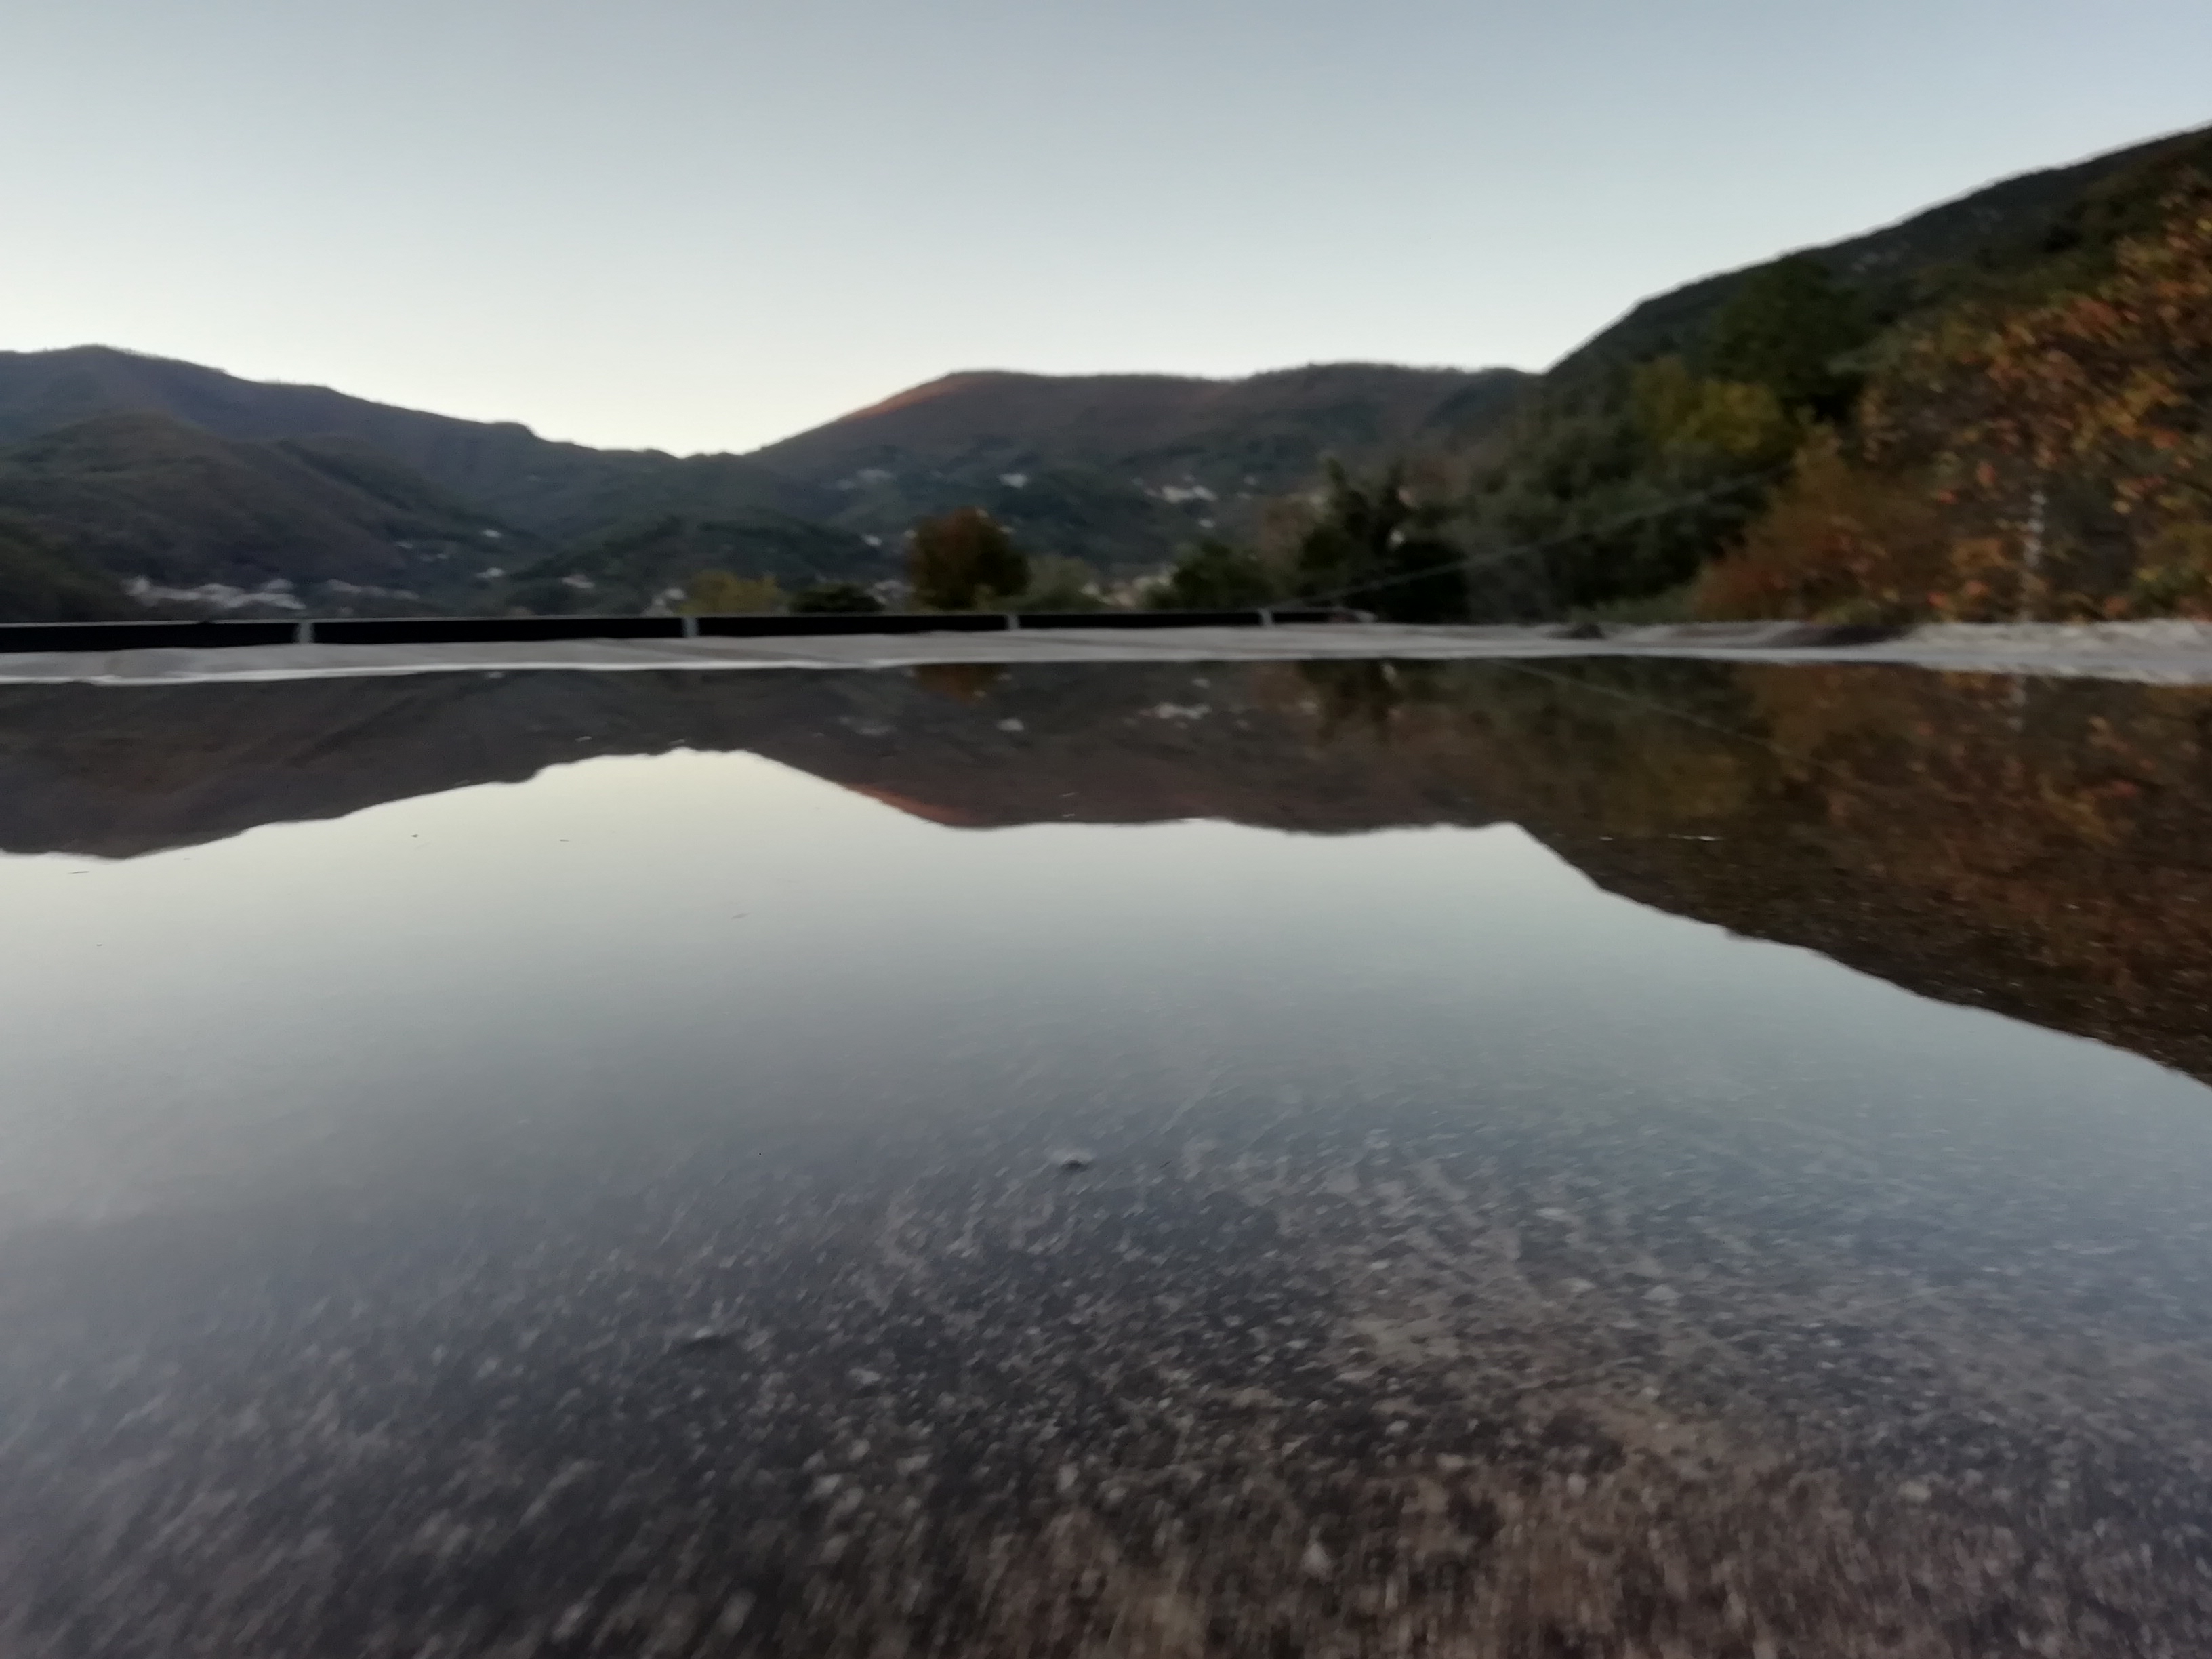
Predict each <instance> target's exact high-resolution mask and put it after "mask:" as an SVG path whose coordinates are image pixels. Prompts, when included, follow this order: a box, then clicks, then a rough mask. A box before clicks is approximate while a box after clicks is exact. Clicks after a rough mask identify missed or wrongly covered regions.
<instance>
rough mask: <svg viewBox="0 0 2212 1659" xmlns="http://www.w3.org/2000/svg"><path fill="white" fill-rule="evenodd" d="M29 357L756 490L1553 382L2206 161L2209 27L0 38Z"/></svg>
mask: <svg viewBox="0 0 2212 1659" xmlns="http://www.w3.org/2000/svg"><path fill="white" fill-rule="evenodd" d="M0 62H5V63H7V64H9V68H10V70H11V73H10V74H9V93H8V96H7V97H6V98H5V99H4V100H0V147H4V153H5V154H6V155H8V157H9V164H8V165H7V166H5V167H0V224H4V226H5V229H4V231H3V232H0V238H4V240H0V248H4V254H0V349H15V350H33V349H45V348H50V347H56V346H64V345H73V344H81V343H104V344H110V345H118V346H125V347H129V348H131V349H135V350H140V351H145V352H150V353H155V354H157V355H160V356H172V357H182V358H186V359H189V360H191V361H192V362H204V363H209V364H211V365H214V366H216V367H218V368H225V369H228V370H229V371H231V372H232V373H234V374H242V375H246V376H249V377H252V378H254V379H260V380H291V381H305V382H311V383H314V384H319V385H329V386H338V387H340V388H341V389H343V390H345V391H348V392H354V393H356V394H357V395H360V396H362V397H368V398H376V399H378V400H380V401H383V402H388V403H397V404H406V405H408V406H410V407H414V408H420V409H431V410H440V411H442V412H445V413H449V414H454V415H461V416H471V417H474V418H480V419H502V420H509V419H511V420H521V421H525V422H528V423H530V424H531V425H532V426H533V427H535V428H537V429H538V430H539V431H540V432H542V433H544V434H545V435H548V436H551V437H556V438H566V439H574V440H577V441H583V442H586V443H592V444H598V445H603V446H611V447H641V448H642V447H652V448H660V449H666V450H671V451H674V452H677V453H690V452H693V451H699V450H713V449H732V450H744V449H749V448H751V447H756V446H757V445H760V444H762V443H765V442H769V441H773V440H775V439H776V438H778V437H781V436H784V435H788V434H790V433H793V432H796V431H799V430H802V429H804V428H807V427H810V426H813V425H816V424H817V423H819V422H823V421H825V420H829V419H831V418H833V417H835V416H837V415H839V414H841V413H843V412H846V411H848V410H852V409H854V408H857V407H860V406H862V405H865V404H869V403H872V402H874V401H876V400H877V399H878V398H884V397H885V396H888V395H889V394H890V393H892V392H896V391H897V390H899V389H901V388H902V387H904V386H910V385H913V384H915V383H917V382H919V381H922V380H929V379H933V378H934V377H935V376H937V375H939V374H946V373H950V372H952V371H954V370H958V369H966V368H1014V369H1028V370H1034V371H1038V372H1042V373H1052V374H1079V373H1102V372H1126V371H1140V370H1141V371H1160V372H1168V373H1176V374H1206V375H1237V374H1250V373H1254V372H1255V371H1258V370H1261V369H1266V368H1281V367H1285V366H1288V365H1291V364H1297V363H1306V362H1335V361H1344V360H1364V361H1384V362H1409V363H1423V364H1453V365H1458V366H1462V367H1477V366H1480V365H1485V364H1492V363H1504V364H1511V365H1515V366H1517V367H1521V368H1541V367H1542V366H1544V365H1545V364H1546V363H1547V362H1551V361H1553V360H1554V359H1556V358H1557V357H1559V356H1561V355H1563V354H1564V353H1565V352H1566V351H1567V350H1569V349H1571V347H1572V346H1574V345H1575V344H1576V343H1577V342H1578V341H1580V340H1582V339H1583V338H1586V337H1588V336H1589V335H1590V334H1593V333H1595V331H1597V330H1598V329H1600V328H1601V327H1602V326H1604V325H1605V324H1606V323H1607V322H1608V321H1609V320H1611V319H1613V318H1614V317H1615V316H1617V315H1619V314H1620V313H1622V312H1623V311H1625V310H1626V309H1627V308H1628V307H1630V306H1631V305H1632V304H1633V303H1634V302H1635V301H1637V300H1638V299H1640V298H1642V297H1644V296H1645V295H1650V294H1652V293H1655V292H1659V291H1662V290H1664V289H1668V288H1670V287H1673V286H1674V285H1676V284H1678V283H1683V282H1686V281H1688V280H1691V279H1692V278H1694V277H1697V276H1701V275H1705V274H1706V273H1709V272H1711V271H1714V270H1726V269H1729V268H1732V267H1735V266H1739V265H1742V264H1750V263H1753V262H1755V261H1757V260H1759V259H1763V258H1768V257H1771V255H1773V254H1775V253H1777V252H1782V251H1784V250H1786V249H1789V248H1791V247H1795V246H1805V245H1808V244H1814V243H1819V242H1824V241H1830V240H1837V239H1838V238H1840V237H1843V236H1845V235H1848V234H1852V233H1854V232H1857V231H1860V230H1863V229H1867V228H1872V227H1874V226H1875V225H1879V224H1882V223H1885V222H1890V221H1892V220H1894V219H1897V218H1900V217H1903V216H1905V215H1907V214H1910V213H1911V212H1913V211H1915V210H1917V209H1919V208H1921V207H1923V206H1927V205H1930V204H1933V203H1935V202H1936V201H1939V200H1942V199H1944V198H1946V197H1951V196H1955V195H1958V194H1960V193H1961V192H1963V191H1967V190H1970V189H1972V188H1973V187H1974V186H1976V185H1980V184H1983V183H1985V182H1988V181H1990V180H1992V179H1997V178H2001V177H2003V176H2006V175H2008V174H2011V173H2020V172H2024V171H2027V170H2029V169H2032V168H2034V167H2047V166H2052V165H2057V164H2061V163H2063V162H2066V161H2073V160H2077V159H2080V158H2081V157H2083V156H2086V155H2093V154H2095V153H2097V152H2099V151H2100V150H2104V149H2112V148H2115V147H2117V146H2118V145H2121V144H2124V143H2130V142H2134V141H2136V140H2139V139H2142V138H2147V137H2154V136H2156V135H2158V134H2160V133H2162V132H2166V131H2173V130H2176V129H2179V128H2184V127H2189V126H2195V125H2203V124H2204V123H2207V122H2212V75H2208V74H2207V73H2206V65H2207V64H2212V5H2208V4H2206V3H2205V0H2066V3H2060V0H1858V3H1856V4H1852V5H1848V6H1845V5H1836V4H1823V5H1812V4H1808V3H1804V0H1671V3H1664V4H1662V3H1657V0H1521V3H1510V4H1507V3H1493V0H1458V3H1448V0H1361V3H1358V4H1352V3H1350V0H1336V3H1328V4H1323V3H1317V0H1088V3H1081V4H1078V3H1073V0H1059V3H1054V0H375V3H373V4H363V3H338V0H190V3H186V0H69V3H66V4H60V3H50V0H0Z"/></svg>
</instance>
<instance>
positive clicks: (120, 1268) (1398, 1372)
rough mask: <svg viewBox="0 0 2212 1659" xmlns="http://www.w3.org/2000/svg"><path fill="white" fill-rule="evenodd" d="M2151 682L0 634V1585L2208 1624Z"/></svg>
mask: <svg viewBox="0 0 2212 1659" xmlns="http://www.w3.org/2000/svg"><path fill="white" fill-rule="evenodd" d="M2208 745H2212V692H2207V691H2205V690H2196V689H2190V688H2179V687H2154V686H2136V685H2123V684H2100V683H2094V682H2087V681H2078V680H2077V681H2065V682H2060V681H2051V680H2034V679H2015V678H2005V677H1996V676H1986V675H1973V676H1969V675H1954V676H1937V675H1932V674H1926V673H1922V672H1918V671H1911V670H1906V669H1899V668H1877V667H1856V666H1854V667H1792V668H1784V667H1775V666H1761V665H1715V664H1700V663H1649V662H1619V663H1602V662H1596V663H1561V664H1552V663H1543V664H1522V665H1507V664H1488V663H1486V664H1455V665H1417V664H1379V663H1358V662H1353V663H1329V664H1316V665H1295V664H1248V665H1213V666H1206V665H1175V664H1156V665H1128V666H1117V667H1107V666H1075V665H1061V666H1043V665H1029V666H1016V667H1013V668H1011V669H1009V668H1006V667H1005V666H993V665H975V666H969V667H962V666H958V665H937V666H931V667H927V668H924V669H921V670H920V671H914V672H907V671H879V672H854V673H836V672H821V671H816V672H808V673H803V674H788V675H780V674H774V673H760V674H749V675H743V676H733V675H699V676H689V675H682V674H655V675H621V676H610V675H588V674H559V673H549V674H516V675H508V676H505V677H499V676H487V675H474V674H471V675H449V676H422V677H416V678H408V679H404V680H373V681H371V680H364V681H352V682H321V683H315V684H268V685H251V684H245V685H241V684H230V685H197V686H168V687H160V688H142V689H130V690H125V689H118V688H107V687H97V686H82V685H70V686H17V687H7V688H0V848H6V849H7V851H6V854H4V855H0V916H4V917H5V918H6V921H7V932H6V935H5V943H4V945H0V990H4V995H0V1043H4V1045H5V1049H4V1051H5V1053H6V1054H8V1056H9V1065H8V1068H7V1082H6V1085H5V1087H4V1089H0V1333H4V1336H0V1655H4V1656H6V1659H17V1656H46V1655H57V1656H80V1655H85V1656H90V1655H98V1656H130V1659H137V1656H142V1655H143V1656H154V1655H161V1656H167V1655H208V1656H238V1659H252V1656H263V1655H268V1656H279V1655H282V1656H321V1655H331V1656H339V1655H347V1656H351V1655H375V1656H386V1655H389V1656H403V1655H404V1656H418V1655H422V1656H428V1655H441V1656H442V1655H450V1656H456V1659H459V1656H477V1655H486V1656H489V1655H516V1656H520V1655H526V1654H544V1655H568V1654H597V1655H615V1654H622V1655H671V1656H672V1655H714V1654H763V1655H766V1654H779V1655H780V1654H806V1655H852V1656H856V1659H857V1656H869V1659H874V1656H879V1655H881V1656H889V1655H894V1654H897V1655H916V1656H919V1655H956V1654H957V1655H963V1656H964V1655H983V1656H989V1655H1008V1656H1012V1655H1032V1654H1034V1655H1047V1654H1050V1655H1070V1656H1073V1655H1084V1656H1091V1655H1097V1656H1105V1655H1154V1654H1157V1655H1198V1654H1206V1653H1216V1654H1236V1655H1243V1654H1253V1655H1265V1656H1270V1659H1274V1656H1290V1655H1311V1656H1323V1655H1332V1656H1334V1655H1367V1654H1376V1655H1381V1654H1417V1653H1418V1654H1450V1655H1468V1656H1489V1655H1498V1656H1529V1659H1537V1656H1547V1659H1549V1656H1601V1655H1603V1656H1616V1655H1617V1656H1647V1659H1676V1656H1699V1659H1704V1656H1742V1659H1784V1656H1796V1659H1811V1656H1828V1655H1851V1656H1857V1655H1877V1654H1880V1655H1916V1656H1917V1655H1969V1654H1972V1655H1980V1654H1990V1655H1996V1654H2013V1653H2023V1652H2024V1653H2037V1654H2046V1655H2075V1654H2081V1655H2107V1654H2110V1655H2136V1654H2142V1655H2161V1656H2165V1655H2172V1656H2193V1655H2198V1654H2202V1653H2204V1652H2206V1651H2212V1559H2208V1550H2212V1534H2208V1532H2207V1528H2208V1526H2212V1505H2208V1501H2207V1500H2208V1498H2212V1337H2208V1326H2207V1317H2206V1316H2207V1314H2208V1312H2209V1311H2212V1214H2208V1212H2207V1211H2206V1209H2205V1206H2204V1203H2203V1194H2204V1193H2205V1191H2206V1189H2207V1179H2208V1176H2212V1089H2208V1087H2207V1086H2206V1082H2205V1079H2212V1038H2208V1036H2207V1035H2206V1028H2207V1025H2208V1024H2212V1022H2208V1021H2207V1020H2206V1018H2204V1009H2205V1005H2206V1001H2207V994H2208V989H2212V986H2208V977H2212V938H2208V933H2212V839H2208V837H2207V836H2206V835H2205V833H2204V831H2205V827H2206V824H2207V822H2208V819H2207V812H2208V810H2212V746H2208Z"/></svg>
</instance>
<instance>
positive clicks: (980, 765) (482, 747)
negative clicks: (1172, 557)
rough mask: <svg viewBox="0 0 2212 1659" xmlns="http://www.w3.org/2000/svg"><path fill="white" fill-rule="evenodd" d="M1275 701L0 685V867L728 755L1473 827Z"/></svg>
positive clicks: (944, 784) (1017, 803) (770, 684)
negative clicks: (608, 762) (552, 770)
mask: <svg viewBox="0 0 2212 1659" xmlns="http://www.w3.org/2000/svg"><path fill="white" fill-rule="evenodd" d="M1297 686H1298V683H1297V681H1296V680H1295V679H1292V678H1285V675H1284V674H1282V673H1277V674H1272V675H1259V676H1252V675H1247V674H1244V673H1242V672H1238V671H1227V670H1216V671H1208V670H1207V669H1206V668H1203V667H1199V668H1192V667H1188V666H1160V667H1126V668H1125V667H1116V668H1114V669H1111V670H1108V671H1104V672H1100V671H1096V670H1086V669H1082V668H1058V669H1042V670H1025V671H1021V672H1019V673H1018V674H1011V675H1009V674H1002V673H1001V672H1000V671H998V670H995V669H990V668H967V667H959V666H948V667H942V668H936V669H926V670H921V671H917V672H916V673H915V674H914V675H912V676H908V675H904V674H885V673H872V672H853V673H836V672H823V673H813V672H792V673H785V672H764V673H750V672H748V673H705V674H696V675H688V674H675V673H641V674H583V673H577V674H564V673H543V674H518V675H513V676H511V677H499V676H492V675H485V674H466V675H422V676H410V677H406V678H392V679H383V680H322V681H296V682H290V683H286V684H216V685H180V686H173V687H164V688H159V689H151V688H149V689H143V690H138V689H134V690H130V691H118V690H112V689H108V688H103V687H92V686H55V687H32V686H11V687H0V848H4V849H7V850H9V851H15V852H46V851H60V852H72V853H82V854H91V855H94V856H99V857H106V858H129V857H133V856H136V855H137V854H143V853H150V852H156V851H159V850H161V849H162V848H169V847H178V846H186V845H191V844H193V843H196V842H207V841H214V840H219V839H221V838H222V837H224V836H233V835H236V834H238V833H239V832H240V831H241V830H244V829H250V828H252V827H253V826H254V825H256V824H261V823H282V822H289V821H295V820H302V819H313V818H326V817H337V816H340V815H342V814H343V813H346V812H351V811H359V810H360V809H361V808H362V807H366V806H371V805H376V804H377V803H378V802H380V801H386V800H393V799H402V798H404V797H407V796H412V795H421V794H428V793H435V792H438V791H441V790H447V789H456V788H461V787H466V786H468V785H470V784H477V783H500V782H509V783H511V782H520V781H522V780H524V779H526V778H528V777H530V776H532V775H534V774H535V773H537V772H538V771H539V770H541V769H544V767H547V766H550V765H557V764H559V763H563V762H567V761H573V760H577V759H580V758H583V757H586V756H591V755H599V754H656V753H660V752H664V751H665V750H671V749H681V748H690V749H705V750H734V749H744V750H753V751H756V752H757V753H760V754H763V755H767V756H769V757H771V758H773V759H775V760H779V761H781V762H784V763H786V764H788V765H791V766H794V767H798V768H799V769H802V770H805V771H807V772H811V773H813V774H815V775H818V776H821V777H823V778H826V779H829V781H833V782H836V783H838V784H842V785H843V786H845V787H848V788H851V789H854V790H856V791H860V792H861V793H867V794H871V795H875V796H877V797H878V798H880V799H884V800H886V801H888V802H890V803H891V804H893V805H898V806H900V807H901V808H902V809H903V810H907V811H914V812H916V813H918V814H919V815H921V816H924V817H932V818H934V819H936V820H937V821H939V822H941V823H951V824H959V825H963V826H966V827H971V828H989V827H995V826H1002V825H1010V824H1017V823H1036V822H1042V821H1051V820H1059V819H1079V820H1083V821H1085V822H1091V823H1144V822H1151V821H1153V820H1157V819H1163V818H1178V817H1220V818H1228V819H1231V820H1234V821H1236V822H1239V823H1253V824H1260V825H1265V826H1268V827H1273V828H1280V829H1302V830H1313V831H1320V832H1330V831H1340V830H1353V829H1376V828H1379V827H1382V826H1383V825H1387V824H1397V823H1480V822H1487V821H1488V820H1489V819H1490V817H1492V816H1494V815H1492V814H1490V813H1488V812H1486V811H1482V810H1481V809H1480V806H1479V805H1477V804H1476V803H1474V802H1473V801H1472V800H1470V799H1467V798H1465V797H1464V795H1463V793H1462V784H1463V781H1464V779H1463V776H1462V775H1449V776H1447V775H1441V774H1438V773H1437V772H1436V771H1435V770H1434V769H1433V768H1432V767H1431V766H1430V765H1428V764H1427V763H1426V762H1425V758H1424V757H1419V756H1416V755H1413V754H1410V753H1409V754H1406V755H1402V756H1401V755H1399V754H1397V753H1396V752H1395V751H1394V750H1388V749H1383V750H1376V749H1374V748H1373V747H1372V746H1371V745H1366V744H1357V743H1351V744H1339V743H1335V742H1333V741H1331V740H1329V738H1330V730H1331V728H1330V726H1329V720H1328V716H1327V715H1326V714H1325V712H1324V711H1322V710H1321V709H1320V708H1319V706H1318V705H1317V704H1316V703H1315V702H1314V694H1313V693H1312V692H1311V691H1310V690H1308V691H1304V692H1301V691H1300V690H1298V689H1297ZM1286 688H1287V689H1286Z"/></svg>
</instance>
